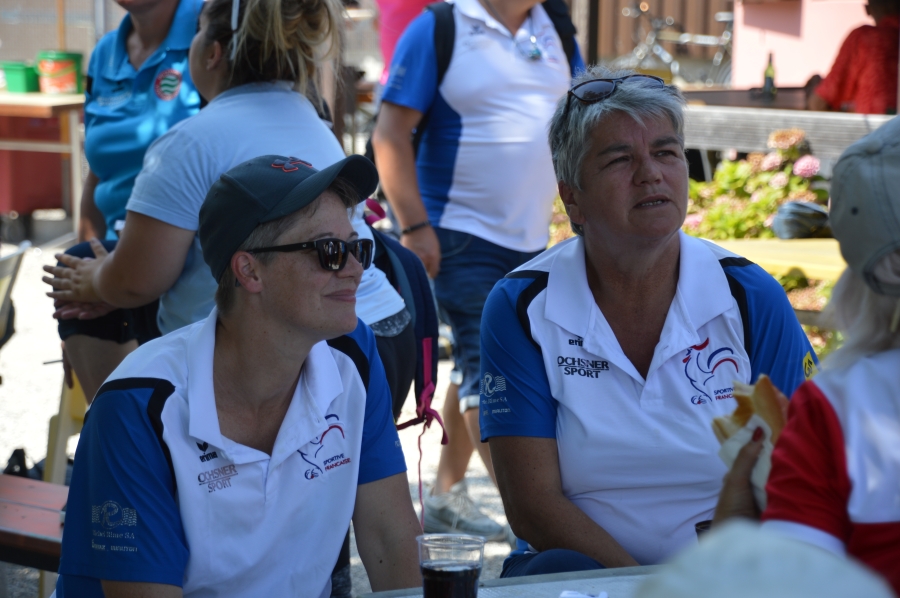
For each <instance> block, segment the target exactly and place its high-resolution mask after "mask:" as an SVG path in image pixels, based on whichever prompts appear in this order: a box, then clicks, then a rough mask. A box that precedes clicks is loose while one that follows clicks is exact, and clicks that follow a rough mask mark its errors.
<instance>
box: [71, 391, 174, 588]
mask: <svg viewBox="0 0 900 598" xmlns="http://www.w3.org/2000/svg"><path fill="white" fill-rule="evenodd" d="M128 382H129V381H117V383H118V386H119V388H117V389H113V390H109V391H107V392H104V391H103V389H101V394H99V395H98V396H97V398H96V400H95V401H94V402H93V404H92V405H91V408H90V411H89V412H88V416H87V418H86V421H85V424H84V428H83V430H82V432H81V438H80V439H79V442H78V449H77V450H76V453H75V466H74V469H73V472H72V485H71V487H70V489H69V500H68V506H67V508H66V524H65V533H64V534H63V540H62V558H61V560H60V568H59V572H60V578H59V582H58V587H59V588H61V591H62V593H61V594H59V595H70V596H90V595H93V592H89V590H90V588H91V587H95V588H99V580H101V579H106V580H114V581H130V582H149V583H161V584H168V585H174V586H179V587H180V586H181V585H182V580H183V578H184V571H185V568H186V566H187V561H188V554H189V550H188V546H187V541H186V539H185V534H184V528H183V526H182V523H181V515H180V512H179V509H178V505H177V502H176V498H175V481H174V479H173V475H172V470H171V468H170V466H169V461H168V458H167V448H166V447H165V444H164V443H163V441H162V439H161V438H160V436H159V435H161V434H162V427H161V423H158V424H157V425H156V426H154V423H153V422H152V421H151V416H150V412H151V411H153V407H154V406H156V407H158V410H159V412H160V413H161V410H162V405H164V404H165V399H166V398H168V396H169V395H170V394H171V393H172V391H173V390H174V389H173V388H172V386H171V384H169V383H168V382H166V381H163V380H153V379H140V380H138V381H137V382H140V384H132V385H131V386H132V387H131V388H125V386H127V385H128ZM148 382H149V383H150V384H147V383H148ZM135 386H138V387H135ZM159 421H161V420H159ZM155 428H157V429H159V435H158V433H157V431H156V429H155ZM67 590H68V591H67ZM97 595H98V596H102V595H103V594H102V592H100V593H99V594H97Z"/></svg>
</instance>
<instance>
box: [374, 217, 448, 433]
mask: <svg viewBox="0 0 900 598" xmlns="http://www.w3.org/2000/svg"><path fill="white" fill-rule="evenodd" d="M369 228H370V230H371V231H372V236H373V237H374V238H375V245H376V251H375V254H376V256H377V257H376V260H375V261H376V265H377V266H379V269H381V270H382V271H384V273H385V275H386V276H387V277H388V282H389V283H390V284H391V285H392V286H393V287H394V288H395V289H397V291H398V292H399V293H400V296H401V297H403V301H404V302H406V307H407V309H408V310H409V312H410V314H411V315H412V316H413V329H414V330H415V334H416V379H415V384H414V388H415V396H416V417H415V418H413V419H411V420H409V421H407V422H403V423H402V424H400V425H398V426H397V429H398V430H402V429H404V428H408V427H409V426H413V425H416V424H420V423H424V424H425V427H426V428H427V427H429V426H430V425H431V422H432V421H434V420H437V422H438V423H439V424H440V425H441V427H443V421H442V420H441V417H440V415H439V414H438V413H437V412H436V411H434V409H433V408H432V407H431V400H432V398H433V397H434V391H435V387H436V385H437V366H438V318H437V308H436V307H435V302H434V295H433V294H432V292H431V285H430V284H429V282H428V275H427V274H426V273H425V267H424V266H423V265H422V261H421V260H420V259H419V258H418V257H417V256H416V255H415V254H414V253H413V252H411V251H410V250H409V249H407V248H405V247H403V246H402V245H400V243H399V242H397V241H396V240H394V239H393V238H391V237H390V236H388V235H385V234H384V233H382V232H381V231H378V230H376V229H374V228H372V227H369ZM446 439H447V435H446V432H445V433H444V435H443V439H442V443H441V444H447V442H446Z"/></svg>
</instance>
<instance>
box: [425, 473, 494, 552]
mask: <svg viewBox="0 0 900 598" xmlns="http://www.w3.org/2000/svg"><path fill="white" fill-rule="evenodd" d="M424 502H425V532H426V533H432V534H433V533H448V532H455V533H459V532H464V533H467V534H473V535H476V536H482V537H483V538H485V539H486V540H499V541H503V542H505V541H506V537H507V536H506V529H505V528H504V527H503V526H502V525H500V524H499V523H497V522H496V521H494V520H493V519H491V518H490V517H488V516H487V515H485V514H484V513H482V512H481V511H480V510H478V507H476V506H475V503H474V502H473V501H472V498H471V497H470V496H469V493H468V491H467V489H466V481H465V480H461V481H459V482H457V483H455V484H453V486H451V487H450V491H449V492H445V493H444V494H438V495H437V496H433V495H432V494H431V492H429V493H428V494H426V495H425V500H424Z"/></svg>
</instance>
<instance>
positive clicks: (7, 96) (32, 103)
mask: <svg viewBox="0 0 900 598" xmlns="http://www.w3.org/2000/svg"><path fill="white" fill-rule="evenodd" d="M83 108H84V95H83V94H59V95H50V94H43V93H9V92H0V116H18V117H25V118H58V117H63V120H66V121H68V127H62V128H61V133H62V135H61V139H60V140H59V142H58V143H55V142H50V141H26V140H22V139H0V150H11V151H21V152H48V153H53V154H69V179H70V182H71V184H70V189H71V194H70V197H71V205H70V206H69V208H70V210H69V211H70V213H71V214H72V221H73V223H74V225H75V226H76V227H77V226H78V219H79V211H80V208H81V188H82V185H83V181H82V178H81V162H82V149H81V118H80V117H81V111H82V109H83Z"/></svg>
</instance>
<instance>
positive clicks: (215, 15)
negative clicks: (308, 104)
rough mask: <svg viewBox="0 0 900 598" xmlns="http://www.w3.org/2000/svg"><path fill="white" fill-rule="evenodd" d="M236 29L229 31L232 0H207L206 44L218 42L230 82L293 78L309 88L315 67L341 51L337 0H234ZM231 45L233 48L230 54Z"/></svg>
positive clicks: (298, 86) (234, 84) (302, 89)
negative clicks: (228, 61) (222, 51)
mask: <svg viewBox="0 0 900 598" xmlns="http://www.w3.org/2000/svg"><path fill="white" fill-rule="evenodd" d="M237 1H239V2H240V5H239V11H238V28H237V31H235V32H232V30H231V10H232V0H210V1H209V2H207V4H206V6H205V8H204V14H205V15H206V18H207V20H208V23H209V24H208V27H207V36H206V37H207V43H212V42H214V41H218V42H219V43H220V44H221V45H222V48H223V49H224V50H225V54H226V56H228V57H229V58H230V57H231V56H234V58H233V59H231V60H230V67H231V83H230V86H231V87H237V86H239V85H244V84H246V83H259V82H270V81H292V82H294V84H295V87H296V89H297V90H298V91H300V92H301V93H307V91H308V89H309V87H310V85H309V84H310V81H314V80H315V76H316V69H317V66H318V65H321V64H322V63H324V62H325V61H328V60H335V59H336V58H337V57H338V56H339V55H340V47H341V31H342V25H341V23H342V14H341V13H342V10H343V9H342V6H341V3H340V1H339V0H237ZM232 50H234V52H233V54H232Z"/></svg>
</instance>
